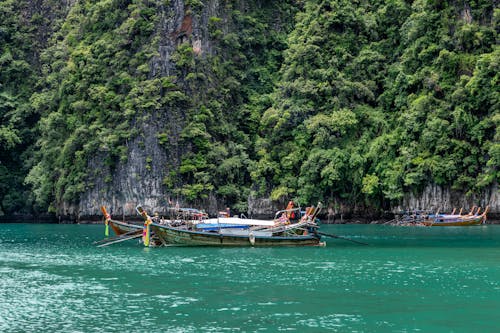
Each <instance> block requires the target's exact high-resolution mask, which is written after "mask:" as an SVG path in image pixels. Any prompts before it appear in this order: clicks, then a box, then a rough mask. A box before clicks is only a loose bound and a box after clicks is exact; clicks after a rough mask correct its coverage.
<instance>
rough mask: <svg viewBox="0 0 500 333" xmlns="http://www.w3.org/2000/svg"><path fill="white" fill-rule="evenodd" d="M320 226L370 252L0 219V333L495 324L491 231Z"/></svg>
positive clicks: (498, 276) (494, 232) (499, 244)
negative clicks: (149, 244)
mask: <svg viewBox="0 0 500 333" xmlns="http://www.w3.org/2000/svg"><path fill="white" fill-rule="evenodd" d="M322 230H323V231H325V232H328V233H335V234H338V235H342V236H345V237H348V238H352V239H355V240H360V241H363V242H367V243H369V244H370V245H369V246H361V245H356V244H353V243H349V242H346V241H342V240H332V239H327V244H328V245H327V247H312V248H201V247H200V248H186V247H169V248H161V249H159V248H158V249H144V248H142V247H141V246H140V245H139V244H138V243H137V242H135V241H131V242H129V243H122V244H117V246H115V247H113V246H111V247H107V248H96V247H95V246H94V245H93V244H92V242H93V241H95V240H98V239H100V238H102V234H103V228H102V226H95V225H88V226H87V225H27V224H0V331H2V332H3V331H5V332H54V331H64V332H92V331H108V332H141V331H148V332H221V331H238V332H254V331H268V332H276V331H297V332H308V331H310V332H322V331H325V330H329V331H340V332H351V331H359V332H362V331H364V332H367V331H368V332H377V331H379V332H413V331H423V332H428V331H461V332H467V331H477V330H479V329H482V330H483V331H495V330H496V329H497V328H498V327H496V326H497V324H496V322H497V320H496V318H497V310H498V309H499V308H500V265H499V264H498V263H499V258H500V226H481V227H470V228H397V227H387V226H372V225H337V226H322ZM436 314H439V315H436Z"/></svg>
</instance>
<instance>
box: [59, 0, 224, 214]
mask: <svg viewBox="0 0 500 333" xmlns="http://www.w3.org/2000/svg"><path fill="white" fill-rule="evenodd" d="M219 10H220V8H219V2H218V1H207V2H205V3H204V6H203V9H202V12H201V14H200V13H196V14H194V13H193V12H192V11H191V9H190V8H188V7H186V5H185V3H184V1H181V0H173V1H170V2H169V4H168V6H162V12H161V13H160V14H159V15H160V23H159V25H158V27H157V31H158V32H157V34H158V36H159V40H160V42H159V46H158V54H159V56H157V57H154V58H153V59H152V60H151V62H150V71H151V72H150V77H152V78H153V77H166V76H172V75H174V74H176V73H175V64H174V62H173V61H172V59H171V57H172V54H173V53H174V51H175V49H176V47H177V46H178V45H179V44H180V43H184V42H189V43H191V44H192V46H193V51H194V52H195V54H197V55H198V56H204V55H208V54H211V52H212V47H211V43H210V40H209V36H208V22H209V18H210V17H212V16H219V17H220V16H222V15H223V13H220V12H219ZM177 79H178V80H182V79H183V78H182V77H181V78H179V77H178V78H177ZM140 116H142V115H138V117H140ZM146 118H147V120H146V121H137V123H136V127H137V128H138V129H139V130H140V133H141V134H140V135H139V136H137V137H135V138H133V139H132V140H131V141H130V142H128V143H127V145H126V146H127V150H128V156H127V158H126V159H125V160H123V161H122V160H120V161H117V162H116V165H115V166H114V167H113V168H112V169H110V167H108V166H105V165H104V163H103V160H104V157H105V156H103V154H102V153H101V154H99V155H98V156H96V157H95V158H94V159H93V160H91V161H90V162H89V169H91V170H92V171H93V172H92V173H93V174H94V176H91V179H89V181H88V186H87V188H88V189H87V191H86V192H85V193H83V194H82V195H81V197H80V202H79V205H78V206H75V205H68V204H63V207H60V212H61V213H62V214H63V215H70V216H75V217H78V216H86V217H89V216H98V215H101V212H100V209H99V207H100V206H101V205H104V206H106V207H108V210H109V211H110V212H111V214H113V215H118V216H122V215H123V216H125V215H131V216H133V215H136V212H135V207H136V206H137V205H139V204H140V205H142V206H143V207H145V208H147V209H148V210H149V211H155V212H163V211H165V208H166V207H167V206H168V205H169V202H170V203H175V202H176V199H175V198H173V197H172V195H171V194H170V193H167V191H166V189H165V187H164V186H163V179H164V178H165V177H166V176H167V175H168V174H169V172H170V171H171V170H176V169H177V168H178V166H179V164H180V159H181V155H182V153H183V147H180V146H179V135H180V133H181V131H182V128H183V122H184V114H183V110H180V109H178V108H175V107H172V108H163V109H161V110H157V111H156V112H155V113H154V114H152V115H147V117H146ZM158 133H168V139H169V140H168V149H165V147H162V146H161V145H160V143H159V140H158ZM180 204H181V205H182V203H180ZM204 205H205V206H206V207H205V208H207V209H209V210H211V211H216V210H217V202H216V200H215V198H209V200H207V202H205V203H204Z"/></svg>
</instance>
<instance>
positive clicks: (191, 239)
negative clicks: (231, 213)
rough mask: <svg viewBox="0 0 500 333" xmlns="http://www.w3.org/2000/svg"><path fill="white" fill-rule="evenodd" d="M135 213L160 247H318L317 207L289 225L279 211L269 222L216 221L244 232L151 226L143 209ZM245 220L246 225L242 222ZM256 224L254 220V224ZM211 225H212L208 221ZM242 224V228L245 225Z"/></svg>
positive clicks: (195, 227) (169, 224) (181, 225)
mask: <svg viewBox="0 0 500 333" xmlns="http://www.w3.org/2000/svg"><path fill="white" fill-rule="evenodd" d="M137 210H138V211H139V213H140V214H141V215H142V216H143V217H145V220H146V221H148V219H149V221H150V222H146V223H148V225H149V226H150V228H151V232H153V233H154V234H155V235H156V237H158V238H159V239H160V240H161V242H162V243H164V244H169V245H172V244H175V245H184V246H315V245H316V246H317V245H323V243H321V235H320V234H318V232H317V228H318V225H317V224H316V222H315V218H316V216H317V214H318V213H319V212H320V210H321V204H318V206H317V207H310V208H308V209H307V210H306V213H305V214H304V216H302V217H301V218H300V220H299V221H298V222H295V223H290V219H289V214H288V211H286V210H285V211H283V213H282V214H281V216H280V217H279V218H278V219H276V220H274V221H272V223H271V222H269V221H267V222H265V223H264V222H261V223H256V222H255V220H252V219H240V220H238V221H237V220H236V218H231V219H230V220H228V221H225V220H226V219H227V218H220V219H218V220H217V222H218V223H219V224H220V225H221V226H222V225H224V224H225V222H229V224H233V225H239V226H242V225H246V226H247V228H239V227H233V228H228V227H221V228H216V229H214V228H210V229H203V228H197V226H196V224H189V223H182V224H178V225H173V224H171V223H166V224H161V223H155V222H152V221H151V219H150V218H149V217H148V215H147V214H145V211H144V209H142V208H141V207H137ZM245 220H246V221H245ZM256 221H258V220H256ZM212 222H213V221H212ZM245 223H246V224H245Z"/></svg>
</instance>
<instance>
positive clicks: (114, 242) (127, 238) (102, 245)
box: [97, 234, 142, 247]
mask: <svg viewBox="0 0 500 333" xmlns="http://www.w3.org/2000/svg"><path fill="white" fill-rule="evenodd" d="M139 237H142V235H141V234H137V235H133V236H130V237H123V238H122V239H118V240H115V241H112V242H108V243H105V244H101V245H98V246H97V247H104V246H108V245H111V244H116V243H120V242H124V241H126V240H129V239H134V238H139Z"/></svg>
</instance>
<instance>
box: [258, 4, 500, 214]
mask: <svg viewBox="0 0 500 333" xmlns="http://www.w3.org/2000/svg"><path fill="white" fill-rule="evenodd" d="M469 5H470V7H469ZM498 14H499V11H498V9H495V11H494V8H493V4H492V2H491V1H477V2H475V3H470V4H466V5H465V7H455V6H454V5H450V4H447V3H445V2H442V1H441V2H433V1H415V2H413V3H408V2H405V1H370V2H351V1H308V2H307V3H306V6H305V9H304V11H303V12H301V13H300V14H299V15H298V16H297V24H296V28H295V30H294V31H293V32H292V33H291V34H290V37H289V45H288V46H289V47H288V50H287V51H286V53H285V63H284V65H283V67H282V69H281V80H280V82H279V83H278V87H277V89H276V90H275V96H274V98H273V100H274V101H273V106H272V107H271V108H269V109H268V110H267V111H266V113H265V114H264V116H263V118H262V128H263V132H262V140H261V148H260V150H259V151H260V154H261V160H260V161H259V167H258V168H257V170H256V179H266V180H267V182H265V184H266V185H268V186H269V185H276V184H279V186H278V187H275V188H274V189H273V191H272V194H271V195H272V197H273V198H275V199H278V198H279V197H282V196H284V197H291V196H292V197H293V196H296V197H298V198H300V199H301V201H302V202H304V201H305V202H310V201H311V200H318V199H322V200H325V199H326V200H328V201H330V202H332V201H336V202H340V203H342V202H344V203H346V204H347V205H351V206H352V205H363V204H369V205H375V206H379V207H380V206H387V205H388V204H389V203H390V202H391V201H397V200H399V199H401V198H402V197H403V193H405V192H407V191H412V190H413V191H418V190H421V189H422V188H423V187H424V186H425V185H427V184H429V183H435V184H438V185H445V186H451V187H452V188H454V189H457V190H462V191H464V192H479V191H480V190H482V189H483V188H484V187H486V186H489V185H491V184H492V183H494V182H495V181H497V180H498V172H499V170H498V166H499V165H500V163H499V162H500V161H499V160H498V149H499V143H498V138H499V137H498V134H499V133H498V121H499V113H498V110H499V106H500V105H499V82H498V81H499V74H498V73H499V54H500V53H499V49H498V46H497V45H496V40H497V33H498V31H496V30H495V27H496V28H497V29H498V26H497V20H498ZM268 188H269V189H272V187H268Z"/></svg>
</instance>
